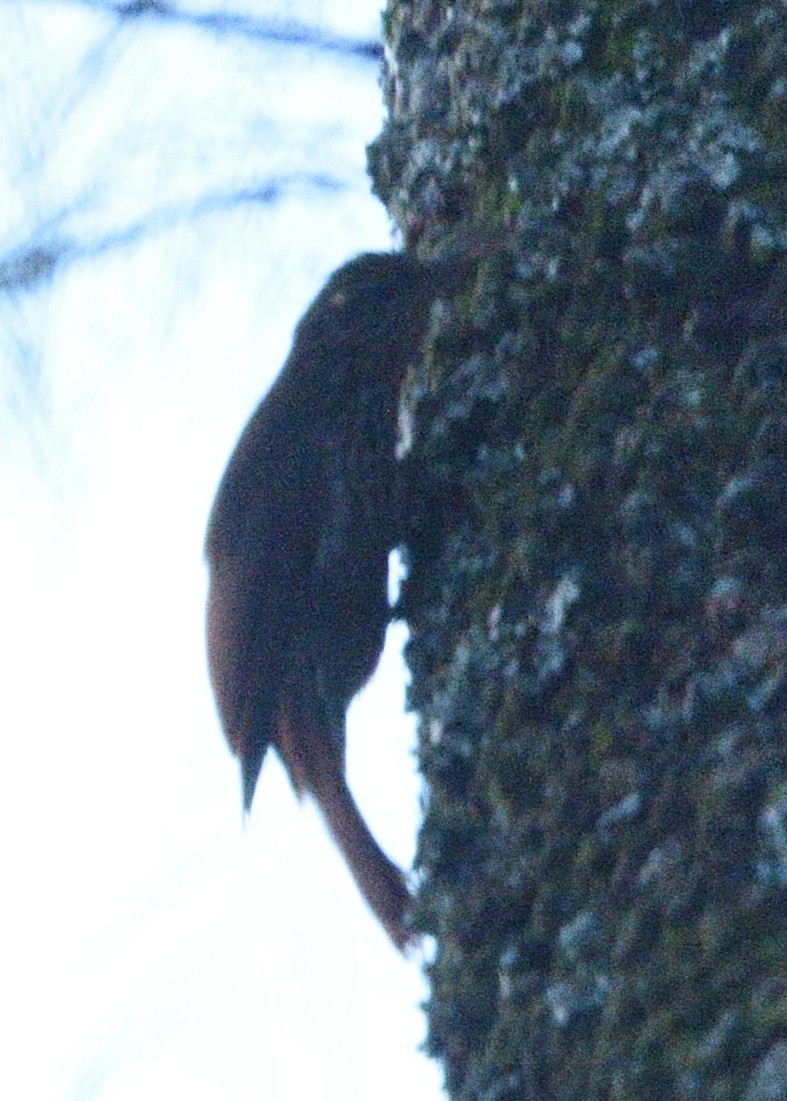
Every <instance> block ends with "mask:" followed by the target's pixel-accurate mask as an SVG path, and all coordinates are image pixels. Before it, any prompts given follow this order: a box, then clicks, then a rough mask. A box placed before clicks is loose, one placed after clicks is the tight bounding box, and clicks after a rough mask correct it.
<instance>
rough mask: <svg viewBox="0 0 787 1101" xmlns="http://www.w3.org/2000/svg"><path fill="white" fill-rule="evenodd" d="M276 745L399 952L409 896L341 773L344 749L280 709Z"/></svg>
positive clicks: (405, 935)
mask: <svg viewBox="0 0 787 1101" xmlns="http://www.w3.org/2000/svg"><path fill="white" fill-rule="evenodd" d="M274 744H275V745H276V749H277V750H278V752H279V755H280V756H281V758H282V760H283V761H284V764H285V767H286V769H287V772H288V773H289V776H290V780H291V781H292V786H293V788H294V789H295V791H296V793H297V795H298V796H299V797H300V796H303V795H305V794H307V793H308V794H309V795H311V796H312V797H313V799H314V800H315V802H316V803H317V806H318V807H319V808H320V811H321V813H322V816H323V818H324V819H325V823H326V825H327V826H328V829H329V831H330V833H331V835H332V837H333V839H334V840H335V841H336V844H337V845H338V846H339V849H340V850H341V852H342V855H343V856H344V859H345V861H346V862H347V866H348V868H349V869H350V872H351V873H352V877H353V879H354V880H355V883H356V886H357V887H358V890H359V891H360V892H361V894H362V895H363V897H364V898H365V900H366V902H367V903H368V905H369V907H370V908H371V910H372V912H373V913H374V914H375V916H376V917H377V919H378V921H379V922H380V924H381V925H382V926H383V928H384V929H385V931H386V932H387V934H388V936H389V937H390V938H391V940H392V941H393V942H394V944H395V945H396V946H397V948H399V949H401V950H402V951H403V950H404V949H405V948H406V947H407V945H408V944H409V943H410V942H411V940H412V934H411V931H410V929H409V928H408V924H407V918H408V914H409V911H410V906H411V901H412V899H411V896H410V891H409V890H408V887H407V883H406V881H405V878H404V875H403V874H402V872H401V871H400V869H399V868H397V866H396V865H395V864H394V863H393V861H391V860H389V859H388V857H387V856H386V855H385V853H384V852H383V851H382V849H381V848H380V846H379V845H378V844H377V842H376V841H375V839H374V837H373V836H372V833H371V830H370V829H369V827H368V826H367V824H366V822H365V821H364V818H363V816H362V814H361V812H360V811H359V810H358V807H357V806H356V804H355V800H354V799H353V797H352V794H351V792H350V789H349V788H348V786H347V781H346V780H345V778H344V753H343V748H342V747H340V746H338V745H337V744H336V742H335V741H332V740H331V739H330V737H326V736H325V734H324V732H323V731H322V730H320V729H318V728H317V726H316V725H315V724H314V722H313V721H310V720H309V718H307V716H306V715H305V714H303V713H300V714H298V716H297V717H296V716H294V715H292V714H290V713H288V712H286V711H285V710H284V709H282V712H281V713H280V715H279V723H278V728H277V733H276V736H275V738H274Z"/></svg>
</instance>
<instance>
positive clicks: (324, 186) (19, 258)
mask: <svg viewBox="0 0 787 1101" xmlns="http://www.w3.org/2000/svg"><path fill="white" fill-rule="evenodd" d="M294 184H298V185H303V184H306V185H307V186H309V187H314V188H316V189H321V190H328V191H341V190H342V188H343V186H344V185H343V184H342V182H341V181H340V180H337V179H334V178H333V177H330V176H323V175H315V176H309V177H302V176H283V177H281V178H280V179H278V180H269V181H267V182H266V183H264V184H260V185H258V186H252V187H241V188H237V189H235V190H232V191H226V192H216V193H214V194H211V195H205V196H202V197H200V198H198V199H197V200H195V201H194V202H192V203H173V204H170V205H168V206H164V207H161V208H160V209H158V210H155V211H152V212H151V213H150V214H148V215H146V216H145V217H143V218H140V219H138V220H137V221H135V222H130V223H129V224H128V225H126V226H124V227H123V228H121V229H117V230H114V231H113V232H110V233H106V234H104V235H103V236H100V237H97V238H95V239H93V240H92V241H79V240H76V239H74V238H73V237H69V236H68V235H67V234H66V233H63V232H62V231H59V230H58V229H57V224H59V225H62V224H63V222H64V221H65V220H66V218H67V216H68V215H69V214H70V213H71V211H70V210H66V211H62V212H61V213H60V215H59V216H58V217H57V218H56V219H55V224H54V225H53V226H52V228H51V229H47V230H42V231H41V233H40V234H39V240H38V241H35V242H34V241H33V240H30V241H28V242H26V243H25V244H24V245H22V246H20V247H19V248H17V249H14V250H13V251H12V252H9V253H7V254H6V255H5V256H4V257H0V293H3V292H5V293H8V292H10V291H19V290H26V289H29V288H31V287H34V286H36V285H38V284H39V283H42V282H43V281H44V280H46V279H49V278H50V277H51V276H52V274H53V273H54V271H55V269H56V268H57V267H61V266H62V265H63V264H67V263H74V262H75V261H78V260H85V259H91V258H95V257H97V256H100V255H102V254H104V253H106V252H110V251H113V250H115V249H122V248H126V247H128V246H129V245H134V244H136V243H137V242H138V241H140V240H143V239H145V238H150V237H153V236H155V235H156V234H159V233H163V232H165V231H166V230H168V229H172V228H173V227H174V226H176V225H179V224H183V223H187V222H191V221H194V220H196V219H197V218H202V217H205V216H206V215H211V214H215V213H217V212H219V211H222V210H232V209H234V208H236V207H239V206H244V205H249V206H251V205H254V204H267V203H272V202H276V201H277V200H278V199H279V198H281V196H282V195H283V194H284V193H285V192H286V191H287V190H288V189H289V188H290V187H291V186H292V185H294ZM41 238H46V239H45V240H41Z"/></svg>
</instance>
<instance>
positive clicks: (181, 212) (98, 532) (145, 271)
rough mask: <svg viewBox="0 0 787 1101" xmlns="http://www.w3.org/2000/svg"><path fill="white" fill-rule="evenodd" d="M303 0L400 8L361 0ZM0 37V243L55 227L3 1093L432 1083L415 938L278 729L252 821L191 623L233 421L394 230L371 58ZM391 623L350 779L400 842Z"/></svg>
mask: <svg viewBox="0 0 787 1101" xmlns="http://www.w3.org/2000/svg"><path fill="white" fill-rule="evenodd" d="M283 6H284V10H285V11H286V12H287V13H288V15H289V16H290V17H292V18H298V17H301V18H302V19H303V20H304V21H306V20H308V21H309V22H310V23H311V24H312V25H313V24H314V20H315V19H316V18H318V17H319V18H322V19H323V20H331V30H332V31H333V32H334V33H336V34H343V35H348V36H352V37H357V38H359V39H364V40H365V39H369V38H373V37H375V36H376V34H377V29H378V22H379V17H378V12H377V10H376V5H375V3H374V2H373V0H369V2H365V0H339V2H338V3H334V4H330V5H329V4H325V5H321V4H316V3H314V2H310V3H302V4H293V3H292V2H290V3H287V4H285V5H283ZM198 9H200V10H207V8H206V6H205V5H202V4H200V5H195V6H194V8H193V10H195V11H196V10H198ZM275 9H276V5H275V4H267V5H266V4H263V3H260V4H253V3H251V2H250V3H249V5H248V7H247V9H246V10H247V11H248V12H250V13H253V14H259V13H263V14H265V13H270V12H274V13H275ZM222 10H229V9H222ZM232 10H237V9H232ZM0 55H1V56H2V66H1V67H0V73H2V79H3V91H2V97H0V141H2V145H3V151H2V161H0V163H2V164H3V165H4V168H3V170H2V171H0V273H2V271H3V270H5V271H6V272H7V271H8V266H7V265H8V263H9V258H13V257H14V256H18V255H27V256H28V267H27V268H26V269H24V270H26V271H27V272H28V274H31V273H32V275H34V274H35V272H33V270H32V268H31V267H30V255H29V250H30V248H31V246H32V245H35V246H38V247H39V248H43V249H44V250H45V251H46V249H47V248H48V249H50V250H53V251H55V252H57V253H58V255H59V256H60V258H61V262H60V263H59V264H58V265H57V266H56V267H55V268H54V271H53V274H52V275H51V277H50V278H48V279H45V280H43V281H40V282H37V281H35V279H32V275H31V282H30V283H29V285H28V286H27V287H20V286H19V285H18V284H17V285H16V286H13V285H12V286H11V288H10V289H9V288H8V287H6V290H5V292H4V293H3V296H2V298H0V381H1V382H2V402H0V500H1V501H2V506H3V515H4V521H5V535H4V538H3V540H2V543H0V556H1V558H0V565H1V566H2V568H1V569H0V578H2V581H1V582H0V583H1V584H2V608H1V611H0V617H1V618H0V660H1V661H2V670H3V692H2V699H1V700H0V708H2V718H1V720H0V722H1V724H2V729H3V731H4V737H3V739H2V743H1V744H2V747H3V749H2V752H3V761H2V767H1V768H0V816H2V830H3V838H4V841H3V847H2V869H1V871H2V880H3V896H4V902H3V905H2V910H0V945H1V946H2V947H1V948H0V951H2V954H3V960H2V970H1V974H2V979H0V983H1V988H2V1005H3V1014H4V1017H5V1020H4V1021H3V1024H2V1035H3V1044H2V1046H3V1056H2V1059H0V1095H2V1096H3V1097H8V1098H14V1099H15V1101H17V1099H27V1098H30V1099H31V1101H44V1099H50V1098H51V1099H53V1101H54V1099H57V1101H93V1099H100V1101H126V1099H128V1101H131V1099H132V1098H133V1099H135V1101H136V1099H139V1098H146V1099H150V1101H158V1099H160V1098H161V1099H164V1098H167V1099H168V1101H172V1099H178V1098H185V1097H188V1098H189V1101H241V1099H242V1101H245V1099H252V1098H255V1099H259V1098H265V1099H266V1101H280V1099H281V1101H284V1099H287V1101H290V1099H300V1098H308V1099H310V1101H323V1099H324V1101H331V1099H334V1098H336V1099H339V1098H341V1099H342V1101H368V1099H369V1098H375V1099H380V1101H387V1099H389V1098H390V1099H394V1098H396V1099H397V1101H398V1099H400V1098H402V1097H406V1098H407V1099H408V1101H432V1099H437V1098H439V1096H440V1087H439V1081H440V1075H439V1072H438V1070H437V1068H436V1067H434V1066H433V1065H432V1064H430V1063H429V1062H428V1061H427V1060H426V1059H425V1058H424V1057H423V1056H422V1055H421V1054H419V1053H418V1051H417V1045H418V1043H419V1041H420V1039H421V1038H422V1036H423V1031H424V1024H423V1017H422V1014H421V1011H420V1010H419V1008H418V1002H419V1000H420V999H421V998H422V997H423V996H424V990H423V985H422V980H421V978H420V974H419V967H418V964H417V962H405V961H403V960H402V958H401V957H400V956H399V955H398V954H397V953H396V952H395V950H394V949H392V948H391V947H390V945H389V944H388V942H387V940H386V938H385V935H384V934H383V933H382V932H381V930H380V929H379V928H378V926H377V925H376V923H375V921H374V919H373V918H372V917H371V916H370V914H369V912H368V911H367V910H366V909H365V907H364V904H363V903H362V901H361V900H360V898H359V897H358V895H357V893H356V890H355V888H354V886H353V883H352V881H351V879H350V877H349V874H348V873H347V871H346V869H345V868H344V865H343V863H342V862H341V860H340V858H339V857H338V856H337V854H336V853H335V851H334V849H333V846H332V845H331V843H330V841H329V840H328V838H327V836H326V834H325V831H324V830H323V827H322V824H321V822H320V820H319V818H318V816H317V814H316V812H315V811H314V810H313V809H312V808H309V807H300V808H299V807H298V805H297V804H296V802H295V799H294V797H293V796H292V793H291V791H290V789H289V785H288V783H287V781H286V779H285V778H284V775H283V773H282V771H281V769H280V767H279V765H278V764H277V762H275V760H274V759H273V758H272V757H270V758H269V759H268V760H267V762H266V765H265V769H264V773H263V777H262V780H261V782H260V785H259V787H258V792H257V799H256V802H255V806H254V811H253V814H252V816H251V818H250V819H249V821H248V823H247V825H246V828H245V829H244V828H243V826H242V820H241V813H240V795H239V788H238V776H237V767H236V764H235V762H234V761H233V760H232V758H231V757H230V755H229V753H228V751H227V749H226V747H225V745H224V742H223V738H222V736H221V733H220V730H219V726H218V722H217V718H216V714H215V711H214V707H213V702H212V699H211V696H210V690H209V686H208V682H207V674H206V668H205V659H204V644H203V609H204V596H205V570H204V564H203V562H202V539H203V532H204V526H205V521H206V517H207V512H208V509H209V507H210V503H211V499H212V496H213V493H214V491H215V488H216V484H217V482H218V479H219V477H220V474H221V471H222V468H223V465H224V463H225V461H226V459H227V457H228V456H229V453H230V450H231V448H232V445H233V443H234V441H235V439H236V437H237V435H238V433H239V432H240V430H241V428H242V427H243V424H244V422H245V420H246V418H247V417H248V415H249V413H250V412H251V411H252V409H253V407H254V405H255V404H256V402H257V401H258V399H259V398H260V396H261V395H262V394H263V393H264V391H265V390H266V389H267V387H268V386H269V384H270V381H271V379H272V378H273V376H274V375H275V373H276V371H277V370H278V369H279V367H280V366H281V363H282V362H283V360H284V358H285V357H286V354H287V350H288V347H289V342H290V336H291V333H292V329H293V326H294V324H295V323H296V322H297V320H298V317H299V316H300V314H301V313H302V312H303V310H304V308H305V307H306V306H307V305H308V302H309V301H310V299H311V298H312V297H313V295H314V294H315V292H316V291H317V290H318V289H319V287H320V285H321V283H322V281H323V280H324V278H325V276H326V275H327V274H328V273H329V272H330V271H331V270H332V269H333V268H334V267H335V266H337V265H338V264H339V263H341V262H342V261H343V260H344V259H346V258H348V257H349V256H351V255H353V254H355V253H356V252H359V251H362V250H364V249H367V248H387V247H389V246H390V244H391V235H390V229H389V225H388V222H387V219H386V216H385V212H384V211H383V209H382V208H381V207H380V205H379V204H378V203H377V202H376V201H375V200H373V199H372V198H371V196H370V192H369V185H368V181H367V179H366V177H365V169H364V164H365V159H364V158H365V154H364V147H365V144H366V143H367V142H368V141H369V140H370V139H371V138H372V137H373V136H374V135H375V133H376V132H377V131H378V129H379V126H380V123H381V121H382V107H381V103H380V93H379V89H378V85H377V71H376V65H375V63H374V62H372V61H370V60H364V59H363V58H353V57H351V56H349V55H347V54H346V53H344V54H343V53H342V52H340V51H327V50H321V49H319V48H314V47H312V48H309V47H304V46H293V45H287V44H282V43H280V44H270V43H265V42H264V41H260V40H254V39H252V38H250V37H249V36H248V35H243V34H227V33H223V34H219V33H212V32H209V31H208V30H206V29H205V28H204V27H197V28H195V27H193V26H192V27H190V26H188V25H184V24H183V23H175V24H170V25H162V24H161V23H159V22H156V21H149V22H138V23H135V24H133V25H129V24H124V25H122V26H119V25H118V24H117V23H116V22H115V21H113V20H112V19H110V18H108V17H106V16H105V15H102V14H101V13H100V12H97V11H95V10H91V9H90V8H89V7H87V6H85V7H83V6H81V5H79V4H72V5H69V4H60V3H57V2H56V0H50V2H42V0H38V2H31V3H12V4H6V5H3V7H2V9H0ZM251 192H254V194H255V196H256V198H255V199H254V201H238V196H239V194H240V193H242V194H244V195H245V196H246V199H247V200H248V199H249V194H250V193H251ZM260 194H262V195H263V196H265V197H266V198H267V201H260V199H259V195H260ZM241 197H242V196H241ZM206 198H207V199H208V200H209V201H208V202H207V203H206V201H205V200H206ZM195 211H196V213H195ZM173 214H176V215H177V216H176V217H174V220H173ZM121 242H122V243H121ZM393 642H394V645H392V646H391V647H390V648H389V650H388V651H387V652H386V657H385V659H384V665H385V668H384V670H382V671H381V675H379V676H378V677H377V678H376V679H375V682H374V683H373V684H372V686H371V687H370V689H369V690H368V692H367V693H365V694H364V696H363V697H361V698H360V699H359V700H358V701H357V703H356V704H355V705H354V706H353V708H352V711H351V722H350V779H351V783H352V786H353V788H354V790H355V792H356V795H357V797H358V800H359V803H360V804H361V806H362V808H363V810H364V812H365V813H366V814H367V815H368V818H369V820H370V822H371V824H372V826H373V829H374V832H375V834H376V836H377V837H378V839H379V840H380V842H381V844H382V845H383V846H384V847H385V848H386V850H387V851H388V852H389V853H390V854H391V856H392V857H394V858H395V859H397V860H398V861H400V862H401V863H402V864H404V865H408V864H409V863H410V861H411V859H412V855H413V847H414V839H415V829H416V824H417V818H418V788H417V782H416V779H415V777H414V774H413V764H412V759H411V751H412V741H413V724H412V719H411V718H409V717H406V716H405V715H404V711H403V690H404V670H403V667H402V665H401V661H400V659H399V657H398V652H397V644H398V645H400V644H401V631H400V632H399V634H398V636H397V638H395V639H394V640H393Z"/></svg>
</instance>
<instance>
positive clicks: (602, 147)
mask: <svg viewBox="0 0 787 1101" xmlns="http://www.w3.org/2000/svg"><path fill="white" fill-rule="evenodd" d="M385 35H386V39H387V46H388V50H389V56H390V64H389V70H388V76H387V78H386V82H385V91H386V95H387V100H388V106H389V109H390V115H389V118H388V121H387V123H386V125H385V128H384V130H383V133H382V135H381V136H380V138H379V139H378V140H377V142H376V143H375V144H374V146H373V147H372V148H371V150H370V164H371V169H372V173H373V177H374V179H375V184H376V187H377V189H378V192H379V193H380V195H381V196H382V198H383V199H384V201H385V202H386V203H387V205H388V207H389V209H390V210H391V212H392V214H393V215H394V217H395V218H396V219H397V221H398V222H399V224H400V225H401V226H402V228H403V231H404V234H405V238H406V239H407V240H409V241H414V240H416V239H418V238H420V239H421V240H429V241H430V243H432V244H434V245H437V243H438V242H439V238H440V236H441V235H442V234H443V233H444V232H445V231H446V230H448V229H452V228H453V227H454V225H455V224H486V225H488V224H493V225H507V226H509V227H510V229H511V240H512V252H511V254H510V255H508V256H502V257H499V258H495V259H494V260H491V261H488V262H487V263H485V264H484V265H483V266H482V270H481V271H480V272H479V274H478V276H477V278H476V279H475V281H474V283H473V285H472V287H469V288H468V291H467V293H466V294H465V296H464V297H463V298H462V299H460V300H459V302H458V303H457V304H455V305H453V306H451V307H445V308H443V309H442V311H441V312H440V313H439V314H438V316H437V317H436V318H435V321H434V325H433V333H432V339H431V343H430V346H429V349H428V354H427V356H426V358H425V362H424V364H423V366H422V368H421V371H420V374H419V378H418V379H417V380H416V383H415V385H414V388H413V389H414V392H415V393H416V396H417V402H416V406H415V414H414V416H415V435H416V442H415V446H414V450H413V453H412V458H411V462H410V466H411V470H412V479H411V480H412V488H413V493H412V501H413V503H412V505H411V510H412V511H411V517H410V524H409V530H408V532H407V543H408V547H409V557H410V571H411V573H410V580H409V582H408V584H407V587H406V591H405V595H404V609H405V611H406V615H407V618H408V622H409V625H410V630H411V641H410V644H409V648H408V655H407V656H408V661H409V664H410V668H411V670H412V676H413V682H412V690H411V703H412V706H413V707H414V708H416V709H417V711H418V712H419V714H420V731H421V735H420V756H421V763H422V768H423V772H424V776H425V778H426V781H427V784H428V805H427V811H426V818H425V822H424V825H423V830H422V834H421V839H420V850H419V864H420V869H421V873H422V876H423V882H422V886H421V890H420V900H419V913H418V920H419V922H420V924H421V926H422V928H423V929H424V930H426V931H427V932H428V933H430V934H432V935H433V936H434V938H435V950H434V959H433V962H432V963H431V965H430V967H429V977H430V982H431V996H430V1000H429V1005H428V1014H429V1022H430V1025H429V1027H430V1036H429V1046H430V1048H431V1050H432V1052H433V1053H434V1054H435V1055H436V1056H438V1057H439V1058H440V1059H441V1060H442V1063H443V1065H444V1068H445V1074H446V1081H447V1086H448V1090H449V1094H450V1096H451V1097H452V1098H461V1099H463V1101H470V1099H472V1101H476V1099H479V1101H480V1099H485V1101H486V1099H489V1101H491V1099H495V1101H520V1099H523V1101H524V1099H527V1101H530V1099H533V1101H535V1099H539V1101H553V1099H555V1101H558V1099H559V1101H568V1099H572V1101H573V1099H576V1098H582V1099H583V1101H599V1099H605V1101H606V1099H610V1101H611V1099H614V1101H624V1099H625V1101H632V1099H634V1098H637V1099H640V1101H641V1099H653V1101H656V1099H658V1101H668V1099H672V1098H680V1099H684V1098H702V1099H703V1101H741V1099H743V1101H767V1099H772V1098H782V1097H786V1096H787V739H786V738H785V727H786V726H787V324H786V321H787V318H786V314H787V267H786V266H785V253H786V252H787V75H786V74H787V65H786V64H785V60H786V59H787V8H786V7H785V5H784V4H783V3H771V4H762V3H744V2H741V3H736V4H732V3H724V2H723V0H717V2H712V0H710V2H707V3H704V4H698V3H690V2H688V0H684V2H680V0H672V2H667V0H662V2H660V3H659V2H656V3H646V2H624V0H609V2H608V3H601V2H598V0H580V2H576V3H560V2H557V3H555V2H554V0H550V2H549V3H545V2H538V0H529V2H528V0H496V2H495V0H475V2H473V0H462V2H458V3H454V4H450V5H447V4H445V3H442V2H438V0H409V2H407V0H398V2H397V0H394V2H393V3H392V4H391V7H390V10H389V12H388V13H387V15H386V21H385ZM419 502H420V504H419Z"/></svg>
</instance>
